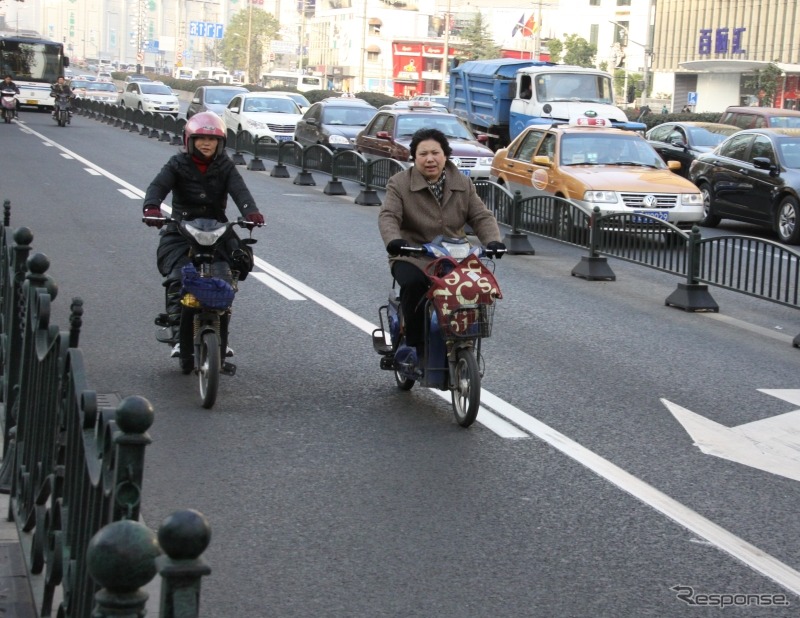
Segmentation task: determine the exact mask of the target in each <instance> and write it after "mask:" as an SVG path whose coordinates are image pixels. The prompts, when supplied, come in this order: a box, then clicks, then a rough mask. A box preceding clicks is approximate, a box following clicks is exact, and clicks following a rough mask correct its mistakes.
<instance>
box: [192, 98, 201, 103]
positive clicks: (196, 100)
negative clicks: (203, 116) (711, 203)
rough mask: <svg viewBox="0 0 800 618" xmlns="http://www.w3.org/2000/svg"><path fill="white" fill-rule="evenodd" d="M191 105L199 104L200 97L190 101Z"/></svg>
mask: <svg viewBox="0 0 800 618" xmlns="http://www.w3.org/2000/svg"><path fill="white" fill-rule="evenodd" d="M192 103H200V97H195V98H194V99H192Z"/></svg>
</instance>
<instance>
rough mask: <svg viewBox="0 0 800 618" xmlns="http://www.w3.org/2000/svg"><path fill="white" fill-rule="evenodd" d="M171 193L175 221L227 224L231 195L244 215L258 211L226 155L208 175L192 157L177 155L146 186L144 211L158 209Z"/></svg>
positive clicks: (215, 163) (210, 167) (237, 171)
mask: <svg viewBox="0 0 800 618" xmlns="http://www.w3.org/2000/svg"><path fill="white" fill-rule="evenodd" d="M170 191H171V192H172V218H173V219H177V220H181V219H198V218H207V219H216V220H217V221H227V220H228V219H227V217H226V216H225V208H226V206H227V204H228V195H230V196H231V197H232V198H233V201H234V203H235V204H236V206H237V207H238V208H239V211H240V212H241V213H242V215H243V216H247V215H249V214H252V213H257V212H259V211H258V207H257V206H256V202H255V200H254V199H253V196H252V195H251V193H250V190H249V189H248V188H247V185H245V183H244V179H243V178H242V176H241V174H239V170H237V169H236V166H235V165H234V164H233V161H231V160H230V158H229V157H228V155H227V154H225V153H224V152H223V153H222V154H220V155H217V157H216V158H215V159H214V160H213V161H212V162H211V163H210V164H209V166H208V169H207V170H206V173H205V174H202V173H200V170H199V169H197V165H195V163H194V161H192V157H191V156H190V155H189V154H187V153H185V152H182V153H179V154H176V155H174V156H173V157H172V158H170V160H169V161H167V162H166V164H165V165H164V167H162V168H161V171H160V172H159V173H158V175H157V176H156V177H155V178H154V179H153V182H151V183H150V186H149V187H147V192H146V193H145V196H144V208H148V207H151V206H154V207H156V208H159V207H160V206H161V202H162V201H163V200H164V198H165V197H167V194H168V193H169V192H170Z"/></svg>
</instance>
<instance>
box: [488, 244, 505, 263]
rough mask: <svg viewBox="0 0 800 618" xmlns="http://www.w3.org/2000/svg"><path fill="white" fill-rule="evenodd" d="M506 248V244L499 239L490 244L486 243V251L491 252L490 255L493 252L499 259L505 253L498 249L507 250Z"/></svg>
mask: <svg viewBox="0 0 800 618" xmlns="http://www.w3.org/2000/svg"><path fill="white" fill-rule="evenodd" d="M505 250H506V246H505V245H504V244H503V243H501V242H499V241H497V240H493V241H492V242H490V243H489V244H488V245H486V252H487V253H489V254H490V256H491V254H494V257H495V258H497V259H498V260H499V259H500V258H501V257H503V254H502V253H498V251H505Z"/></svg>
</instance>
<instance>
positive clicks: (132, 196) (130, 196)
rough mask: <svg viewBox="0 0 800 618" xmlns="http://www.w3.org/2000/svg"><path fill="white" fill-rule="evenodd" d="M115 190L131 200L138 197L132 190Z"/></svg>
mask: <svg viewBox="0 0 800 618" xmlns="http://www.w3.org/2000/svg"><path fill="white" fill-rule="evenodd" d="M117 191H119V192H120V193H122V195H124V196H125V197H129V198H130V199H132V200H138V199H140V196H139V195H136V194H135V193H134V192H133V191H129V190H128V189H117Z"/></svg>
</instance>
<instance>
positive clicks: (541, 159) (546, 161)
mask: <svg viewBox="0 0 800 618" xmlns="http://www.w3.org/2000/svg"><path fill="white" fill-rule="evenodd" d="M533 162H534V163H535V164H536V165H544V166H546V167H551V166H552V165H553V162H552V161H551V160H550V157H548V156H545V155H536V156H535V157H533Z"/></svg>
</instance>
